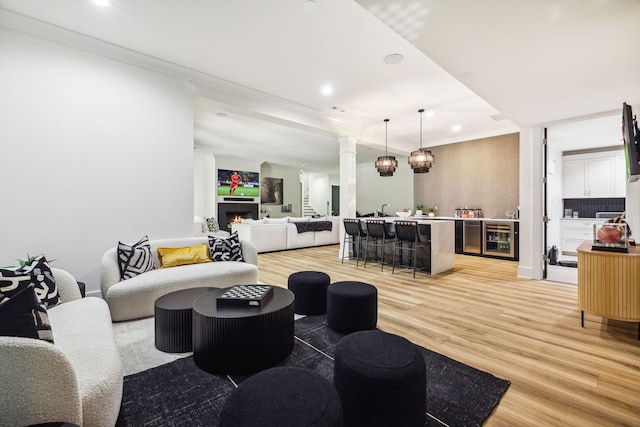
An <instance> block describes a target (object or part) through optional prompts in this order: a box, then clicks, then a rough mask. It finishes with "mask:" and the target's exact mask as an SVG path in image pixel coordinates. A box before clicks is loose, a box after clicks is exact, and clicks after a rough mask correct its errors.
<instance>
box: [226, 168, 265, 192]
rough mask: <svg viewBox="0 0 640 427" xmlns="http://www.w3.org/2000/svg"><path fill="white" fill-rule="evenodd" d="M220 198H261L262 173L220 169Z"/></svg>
mask: <svg viewBox="0 0 640 427" xmlns="http://www.w3.org/2000/svg"><path fill="white" fill-rule="evenodd" d="M218 196H239V197H259V196H260V173H259V172H247V171H241V170H230V169H218Z"/></svg>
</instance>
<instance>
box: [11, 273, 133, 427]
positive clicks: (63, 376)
mask: <svg viewBox="0 0 640 427" xmlns="http://www.w3.org/2000/svg"><path fill="white" fill-rule="evenodd" d="M51 271H52V272H53V276H54V278H55V280H56V285H57V287H58V293H59V294H60V298H61V301H62V302H61V304H59V305H56V306H55V307H51V308H49V309H48V310H47V314H48V317H49V322H50V324H51V330H52V332H53V339H54V344H51V343H49V342H46V341H42V340H39V339H35V338H18V337H0V360H1V361H2V375H0V425H7V426H24V425H34V424H44V423H49V422H67V423H71V424H76V425H79V426H91V427H94V426H95V427H103V426H104V427H107V426H108V427H113V426H114V425H115V423H116V420H117V418H118V412H119V411H120V403H121V401H122V382H123V377H122V363H121V360H120V353H119V352H118V347H117V345H116V341H115V337H114V334H113V326H112V323H111V316H110V315H109V308H108V307H107V304H106V303H105V302H104V301H103V300H102V299H100V298H81V296H80V290H79V289H78V283H77V282H76V280H75V279H74V278H73V276H71V274H69V273H67V272H66V271H64V270H60V269H57V268H52V269H51Z"/></svg>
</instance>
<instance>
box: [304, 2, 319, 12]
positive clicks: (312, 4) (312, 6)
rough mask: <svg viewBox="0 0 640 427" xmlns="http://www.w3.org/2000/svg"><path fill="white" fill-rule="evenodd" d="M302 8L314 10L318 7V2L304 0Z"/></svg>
mask: <svg viewBox="0 0 640 427" xmlns="http://www.w3.org/2000/svg"><path fill="white" fill-rule="evenodd" d="M304 8H305V9H307V10H316V9H317V8H318V3H316V2H315V1H314V0H306V1H305V2H304Z"/></svg>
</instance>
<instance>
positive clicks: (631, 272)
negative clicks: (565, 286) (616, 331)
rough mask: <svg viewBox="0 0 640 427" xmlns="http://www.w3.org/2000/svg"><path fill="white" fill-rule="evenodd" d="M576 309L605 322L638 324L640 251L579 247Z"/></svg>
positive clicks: (588, 245) (588, 244)
mask: <svg viewBox="0 0 640 427" xmlns="http://www.w3.org/2000/svg"><path fill="white" fill-rule="evenodd" d="M578 307H579V308H580V309H581V310H585V311H589V312H592V313H595V314H598V315H600V316H602V317H606V318H608V319H616V320H623V321H627V322H640V249H638V248H636V247H632V248H630V249H629V253H628V254H625V253H617V252H603V251H594V250H591V242H590V241H585V242H583V243H582V244H581V245H580V246H579V247H578Z"/></svg>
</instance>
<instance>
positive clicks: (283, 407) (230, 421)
mask: <svg viewBox="0 0 640 427" xmlns="http://www.w3.org/2000/svg"><path fill="white" fill-rule="evenodd" d="M219 426H220V427H255V426H262V427H283V426H289V427H306V426H310V427H311V426H315V427H333V426H342V406H341V404H340V397H339V396H338V393H337V392H336V389H335V388H334V387H333V385H332V384H331V383H330V382H329V381H327V380H325V379H324V378H322V377H321V376H320V375H319V374H317V373H315V372H313V371H311V370H309V369H302V368H271V369H267V370H266V371H262V372H260V373H258V374H256V375H254V376H252V377H251V378H249V379H247V380H245V381H243V382H242V383H240V385H239V386H238V388H236V389H235V390H234V391H232V392H231V394H230V395H229V397H228V398H227V401H226V402H225V403H224V407H223V408H222V412H221V413H220V424H219Z"/></svg>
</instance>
